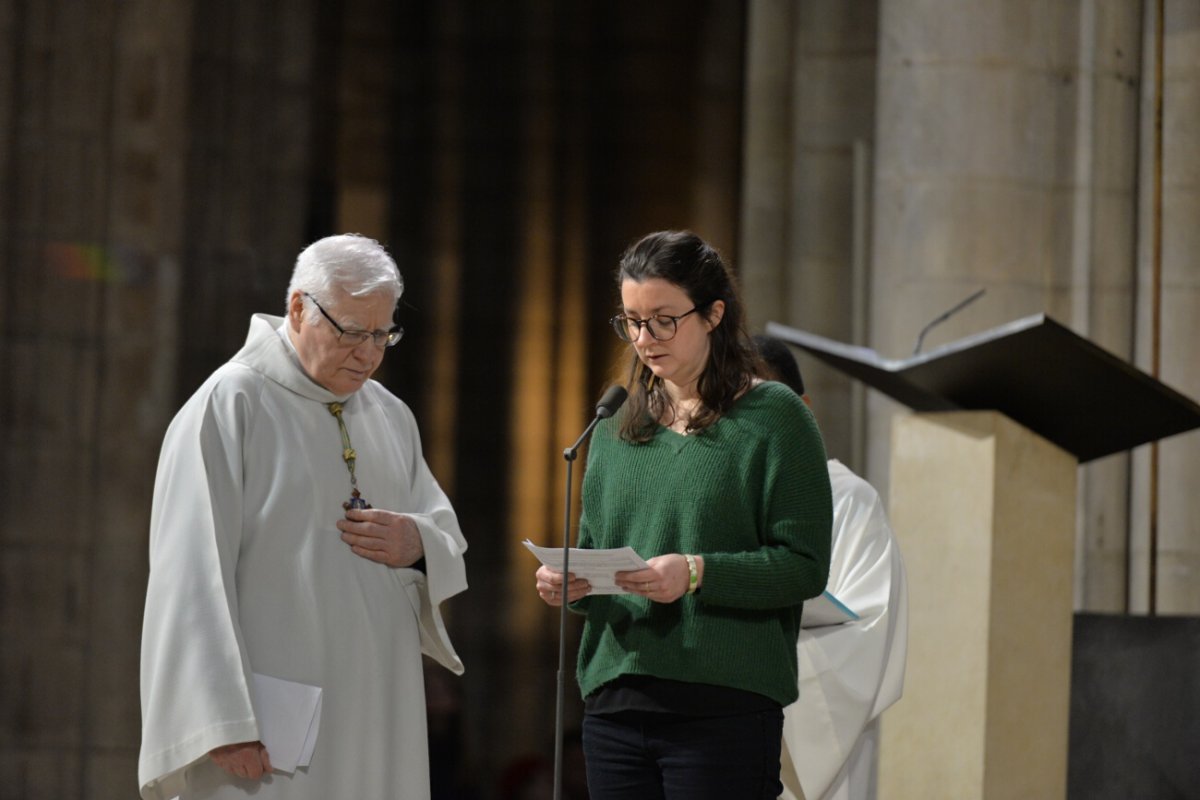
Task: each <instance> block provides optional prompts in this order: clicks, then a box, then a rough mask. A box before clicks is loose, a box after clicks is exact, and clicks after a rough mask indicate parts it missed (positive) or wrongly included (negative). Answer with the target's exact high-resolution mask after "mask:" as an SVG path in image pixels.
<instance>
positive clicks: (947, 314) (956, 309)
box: [912, 288, 987, 356]
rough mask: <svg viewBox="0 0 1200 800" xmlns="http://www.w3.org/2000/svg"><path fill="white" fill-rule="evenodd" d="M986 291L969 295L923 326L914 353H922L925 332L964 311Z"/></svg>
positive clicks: (984, 289) (981, 290)
mask: <svg viewBox="0 0 1200 800" xmlns="http://www.w3.org/2000/svg"><path fill="white" fill-rule="evenodd" d="M986 291H987V289H986V288H983V289H980V290H979V291H977V292H975V293H974V294H973V295H971V296H970V297H968V298H967V299H966V300H963V301H961V302H959V304H958V305H956V306H954V307H953V308H951V309H949V310H947V311H943V312H942V313H941V314H939V315H938V316H937V317H935V318H934V319H933V321H932V322H930V323H929V324H928V325H926V326H925V327H924V328H921V332H920V333H918V334H917V344H916V346H914V347H913V353H912V354H913V355H914V356H915V355H920V353H921V345H922V344H924V343H925V334H927V333H929V331H930V330H931V329H933V328H935V327H936V326H938V325H941V324H942V323H943V322H945V321H946V320H948V319H950V317H952V316H954V315H955V314H957V313H958V312H960V311H962V310H963V309H964V308H966V307H967V306H969V305H971V303H974V302H975V301H976V300H978V299H979V298H981V297H983V293H984V292H986Z"/></svg>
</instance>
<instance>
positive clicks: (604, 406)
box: [563, 384, 629, 464]
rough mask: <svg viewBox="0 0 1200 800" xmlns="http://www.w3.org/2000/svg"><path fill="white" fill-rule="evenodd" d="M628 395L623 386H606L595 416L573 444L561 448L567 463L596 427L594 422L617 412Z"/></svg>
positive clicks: (572, 459)
mask: <svg viewBox="0 0 1200 800" xmlns="http://www.w3.org/2000/svg"><path fill="white" fill-rule="evenodd" d="M628 396H629V392H627V391H625V387H624V386H617V385H615V384H614V385H613V386H610V387H608V389H607V390H606V391H605V392H604V394H603V395H602V396H601V397H600V401H599V402H598V403H596V416H595V417H593V418H592V421H591V422H590V423H589V424H588V426H587V428H586V429H584V431H583V433H582V434H580V436H579V438H578V439H576V440H575V444H573V445H571V446H570V447H568V448H567V449H566V450H563V458H565V459H566V460H567V463H568V464H570V463H571V462H572V461H574V460H575V454H576V453H577V452H578V451H579V446H580V445H582V444H583V442H584V440H585V439H587V437H588V436H590V435H591V433H592V429H593V428H595V427H596V423H598V422H599V421H600V420H602V419H608V418H609V417H611V416H612V415H613V414H615V413H617V409H618V408H620V407H621V406H622V405H623V404H624V403H625V398H626V397H628Z"/></svg>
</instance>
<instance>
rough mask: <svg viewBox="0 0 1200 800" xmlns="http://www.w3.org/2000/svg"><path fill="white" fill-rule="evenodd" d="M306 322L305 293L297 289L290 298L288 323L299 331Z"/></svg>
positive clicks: (294, 329)
mask: <svg viewBox="0 0 1200 800" xmlns="http://www.w3.org/2000/svg"><path fill="white" fill-rule="evenodd" d="M303 324H304V295H303V294H301V293H300V291H299V290H298V289H297V290H296V291H294V292H292V296H291V297H289V298H288V325H289V326H291V329H292V330H293V331H297V332H298V331H299V330H300V326H301V325H303Z"/></svg>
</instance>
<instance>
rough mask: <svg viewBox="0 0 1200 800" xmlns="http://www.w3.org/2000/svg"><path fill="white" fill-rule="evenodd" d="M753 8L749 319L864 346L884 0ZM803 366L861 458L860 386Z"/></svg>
mask: <svg viewBox="0 0 1200 800" xmlns="http://www.w3.org/2000/svg"><path fill="white" fill-rule="evenodd" d="M749 14H750V18H749V33H748V38H747V48H748V55H747V65H748V66H747V75H746V100H745V112H744V113H745V145H744V153H745V157H744V161H745V165H746V166H745V172H744V176H743V183H742V187H743V188H742V191H743V204H742V231H741V236H740V254H739V257H738V259H737V261H738V263H739V264H740V265H741V272H742V276H743V285H744V287H745V291H746V302H747V305H748V307H749V309H750V323H751V325H752V328H753V330H754V331H758V330H761V328H762V327H763V325H765V323H766V322H768V321H775V322H782V323H784V324H787V325H793V326H795V327H798V328H802V329H804V330H808V331H812V332H814V333H819V334H821V335H823V336H828V337H830V338H833V339H838V340H840V341H848V342H854V343H858V344H862V343H864V342H863V337H864V336H865V324H866V319H865V318H864V311H863V308H864V305H865V300H866V292H867V285H866V284H867V281H866V279H865V276H857V277H856V273H855V263H856V259H859V260H865V258H866V256H867V252H866V247H867V241H866V239H865V238H864V237H857V238H856V236H855V230H856V225H864V224H865V222H866V220H865V219H862V218H861V217H862V216H863V214H861V213H860V214H858V217H857V218H856V207H857V208H860V209H864V210H865V209H867V208H869V205H868V203H867V202H866V198H865V197H863V196H862V195H863V194H865V193H866V190H867V187H869V183H868V182H867V181H866V180H864V179H865V177H866V173H865V170H866V169H867V168H868V167H869V165H868V164H867V162H866V161H864V160H863V159H861V158H859V159H856V157H855V153H856V150H857V151H858V152H860V153H866V152H869V146H868V145H869V142H870V139H871V137H872V134H873V130H874V127H875V72H876V62H875V54H876V31H877V9H876V6H875V4H873V3H840V2H832V3H831V2H811V1H809V2H799V3H792V2H775V1H773V0H753V2H751V3H750V6H749ZM856 145H857V148H856ZM856 187H857V188H856ZM860 263H861V262H860ZM801 368H802V370H803V372H804V380H805V388H806V389H807V390H808V393H809V394H810V395H811V396H812V398H813V400H814V407H815V410H816V413H817V417H818V419H819V421H820V424H821V430H822V433H823V434H824V436H825V444H826V448H827V449H828V450H829V452H830V455H836V456H838V457H839V458H841V459H842V460H843V461H846V462H847V463H848V464H850V465H851V466H857V463H856V462H857V461H858V460H859V456H860V452H859V450H860V448H859V442H858V436H857V434H856V421H857V420H858V419H859V418H860V417H861V410H860V409H859V407H858V406H859V404H858V403H857V402H856V398H857V397H858V395H857V394H856V393H855V390H854V389H853V387H852V386H851V384H850V382H849V381H848V380H847V379H846V378H845V377H843V376H842V375H840V374H839V373H837V372H835V371H833V370H830V369H829V368H827V367H825V366H824V365H822V364H820V363H818V362H815V361H811V360H809V359H807V358H805V357H803V356H801Z"/></svg>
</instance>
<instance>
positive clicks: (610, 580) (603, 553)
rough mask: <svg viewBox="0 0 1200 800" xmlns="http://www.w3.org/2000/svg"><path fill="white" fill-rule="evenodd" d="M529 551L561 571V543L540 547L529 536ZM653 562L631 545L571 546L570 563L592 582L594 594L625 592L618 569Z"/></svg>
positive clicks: (633, 568) (629, 568) (636, 567)
mask: <svg viewBox="0 0 1200 800" xmlns="http://www.w3.org/2000/svg"><path fill="white" fill-rule="evenodd" d="M522 544H524V545H525V546H526V547H527V548H529V552H531V553H533V554H534V555H535V556H537V560H538V561H541V562H542V563H543V564H545V565H546V566H547V567H549V568H550V569H552V570H554V571H556V572H562V568H563V550H562V548H561V547H539V546H538V545H536V544H534V543H533V542H531V541H529V540H528V539H526V540H525V541H524V542H522ZM648 566H650V565H649V564H647V563H646V562H645V561H643V560H642V557H641V556H639V555H638V554H637V551H636V550H634V549H633V548H632V547H615V548H612V549H611V550H583V549H580V548H578V547H572V548H571V551H570V555H569V557H568V563H567V567H568V569H570V571H571V573H572V574H573V575H575V577H577V578H584V579H585V580H587V582H588V583H590V584H591V585H592V594H626V591H625V590H624V589H622V588H621V587H620V586H617V584H616V578H615V577H614V576H615V574H616V573H618V572H631V571H633V570H637V569H645V568H646V567H648Z"/></svg>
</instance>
